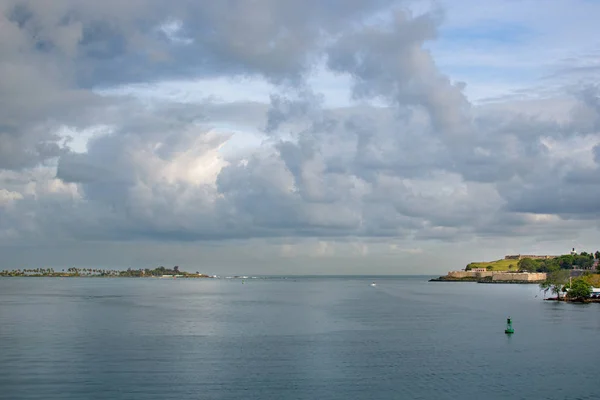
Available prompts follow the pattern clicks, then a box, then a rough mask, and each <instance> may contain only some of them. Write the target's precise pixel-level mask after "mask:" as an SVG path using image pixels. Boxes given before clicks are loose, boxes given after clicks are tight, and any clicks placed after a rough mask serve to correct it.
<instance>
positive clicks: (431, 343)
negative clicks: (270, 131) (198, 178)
mask: <svg viewBox="0 0 600 400" xmlns="http://www.w3.org/2000/svg"><path fill="white" fill-rule="evenodd" d="M428 278H429V277H425V276H411V277H406V276H404V277H402V276H394V277H381V276H378V277H370V276H362V277H357V276H352V277H342V276H336V277H287V278H284V277H258V278H256V279H245V280H241V279H188V280H186V279H150V278H140V279H136V278H131V279H127V278H0V398H1V399H16V400H17V399H45V400H48V399H66V400H70V399H73V400H74V399H77V400H80V399H112V400H119V399H207V400H211V399H278V400H285V399H321V400H327V399H331V400H342V399H344V400H345V399H436V400H440V399H597V398H599V397H600V385H598V383H597V382H598V381H599V379H600V378H598V377H599V376H600V364H599V363H598V360H599V359H600V358H599V355H600V352H599V351H598V350H597V349H598V347H599V345H600V304H564V303H556V302H549V301H543V300H542V296H543V294H542V293H541V292H540V291H539V288H538V287H537V285H508V284H507V285H503V284H477V283H456V282H428V281H427V280H428ZM372 282H375V283H376V286H371V283H372ZM507 317H511V318H512V320H513V323H514V328H515V334H514V335H512V336H508V335H505V334H504V328H505V322H506V318H507Z"/></svg>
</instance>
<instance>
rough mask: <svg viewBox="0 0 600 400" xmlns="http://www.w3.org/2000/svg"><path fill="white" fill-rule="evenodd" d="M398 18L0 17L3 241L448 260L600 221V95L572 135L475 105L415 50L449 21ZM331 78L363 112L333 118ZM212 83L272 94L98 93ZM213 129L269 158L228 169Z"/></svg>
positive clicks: (22, 10) (297, 9)
mask: <svg viewBox="0 0 600 400" xmlns="http://www.w3.org/2000/svg"><path fill="white" fill-rule="evenodd" d="M403 7H404V4H403V3H402V2H397V1H384V0H381V1H373V0H369V1H361V0H352V1H334V0H329V1H324V0H319V1H316V0H315V1H303V2H300V1H281V0H262V1H247V2H246V1H233V2H226V1H191V0H190V1H186V0H180V1H172V2H165V1H162V0H161V1H159V0H131V1H116V0H104V1H91V0H90V1H87V0H85V1H81V0H78V1H76V0H54V1H51V2H42V1H16V0H15V1H9V0H0V54H1V55H2V56H1V57H0V77H1V79H0V179H1V180H0V183H1V186H0V187H2V188H3V189H0V235H2V236H0V240H3V241H5V243H8V242H9V241H11V240H24V239H30V238H41V237H48V235H49V234H51V235H52V237H53V238H60V237H65V238H67V237H68V238H73V237H74V238H78V239H82V240H132V239H156V240H161V241H195V240H217V239H233V238H237V239H240V238H241V239H243V238H261V237H296V236H300V237H321V238H326V237H330V238H344V237H352V236H357V237H375V238H380V237H394V238H414V239H418V240H429V239H435V240H444V241H446V240H468V239H469V238H472V237H475V236H478V235H479V236H508V235H540V236H544V235H556V234H557V233H556V230H560V229H562V228H561V223H562V222H565V221H566V222H568V221H569V220H585V221H587V222H591V223H595V222H596V221H598V218H599V217H600V201H598V199H599V198H600V197H599V196H600V178H599V177H600V173H599V172H600V171H599V166H600V150H599V149H600V147H599V145H598V142H599V136H598V132H599V128H600V100H599V97H598V93H599V92H598V88H597V87H593V86H591V87H587V88H585V89H584V90H582V91H580V92H579V95H578V96H574V97H572V100H571V103H570V104H571V106H570V107H571V108H570V109H569V110H567V111H566V112H565V116H564V117H563V118H557V117H556V118H555V116H553V115H547V114H543V113H542V114H535V113H530V112H527V111H526V110H519V107H516V108H514V109H513V111H506V110H500V109H497V108H493V107H492V108H490V107H487V108H486V107H477V106H474V105H472V104H470V103H469V101H468V100H467V98H466V97H465V95H464V93H463V89H464V83H461V82H453V81H452V79H451V77H448V76H445V75H444V74H442V73H441V72H440V71H439V70H438V68H437V67H436V64H435V60H434V59H433V58H432V55H431V54H430V53H429V52H428V51H427V50H425V49H424V47H423V45H424V44H425V43H426V42H427V41H430V40H435V38H436V34H437V29H438V27H439V25H440V24H441V23H443V12H441V11H435V12H432V13H429V14H424V15H417V16H413V15H411V14H410V13H409V12H407V11H406V10H405V9H404V8H403ZM169 27H170V29H168V28H169ZM173 27H175V28H177V29H175V28H173ZM323 65H324V66H325V67H326V68H327V69H328V70H330V71H331V72H333V73H335V74H339V75H340V76H347V77H350V78H351V82H352V87H351V88H350V89H351V96H352V99H353V101H354V105H353V106H350V107H344V108H341V107H340V108H331V107H325V106H324V101H323V98H322V95H321V92H320V88H319V87H314V86H310V85H309V84H308V83H307V82H308V80H307V78H308V77H309V75H310V74H311V73H313V72H314V71H315V70H316V68H317V66H323ZM211 77H231V78H239V77H245V78H257V79H258V78H261V79H265V80H267V81H268V82H270V83H272V84H274V85H275V90H274V93H273V94H272V96H271V101H270V104H249V103H239V104H218V103H214V102H211V101H209V100H207V101H206V102H205V103H193V104H184V103H167V102H162V103H160V102H159V103H153V104H152V105H148V104H145V103H143V102H141V101H139V100H136V99H135V98H132V97H126V96H115V95H99V94H98V92H97V91H95V90H94V89H96V88H106V87H111V86H115V85H119V84H128V83H136V82H158V81H160V80H164V79H175V78H176V79H186V78H189V79H197V78H211ZM217 95H218V94H217ZM525 106H526V105H525ZM515 109H516V110H517V111H514V110H515ZM217 116H218V118H219V119H220V120H236V121H237V120H244V121H248V124H249V125H252V126H253V127H254V128H256V129H259V130H260V131H262V133H263V134H264V141H263V144H262V146H260V147H258V148H253V149H252V150H248V151H247V152H243V153H236V154H235V155H230V156H228V157H227V158H226V159H223V157H221V156H219V154H220V153H219V150H218V149H219V148H221V147H222V146H223V145H224V144H225V145H226V143H227V141H228V140H231V138H230V137H231V135H230V134H228V133H226V132H220V133H219V132H216V131H215V130H212V129H211V127H212V126H213V123H214V122H215V118H216V117H217ZM98 125H106V126H109V127H110V129H111V131H110V132H111V133H109V134H106V135H99V136H97V137H95V138H94V139H92V140H91V141H90V143H89V144H88V150H87V152H84V153H75V152H73V151H72V150H70V149H69V147H68V144H69V140H68V138H65V136H64V135H59V134H58V132H59V131H60V129H61V128H62V127H65V126H66V127H69V128H70V129H72V130H75V131H77V130H83V129H85V128H88V127H91V126H98ZM575 147H577V149H580V148H581V150H578V153H577V154H576V155H575V156H573V153H572V151H573V149H574V148H575ZM44 171H46V172H44ZM47 171H53V172H51V173H50V172H47ZM531 214H543V215H544V216H545V217H544V218H537V219H536V218H534V217H532V215H531Z"/></svg>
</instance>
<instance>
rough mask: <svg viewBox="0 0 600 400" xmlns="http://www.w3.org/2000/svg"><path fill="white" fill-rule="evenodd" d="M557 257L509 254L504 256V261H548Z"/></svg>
mask: <svg viewBox="0 0 600 400" xmlns="http://www.w3.org/2000/svg"><path fill="white" fill-rule="evenodd" d="M556 257H559V256H549V255H533V254H511V255H508V256H504V259H505V260H522V259H524V258H532V259H534V260H550V259H552V258H556Z"/></svg>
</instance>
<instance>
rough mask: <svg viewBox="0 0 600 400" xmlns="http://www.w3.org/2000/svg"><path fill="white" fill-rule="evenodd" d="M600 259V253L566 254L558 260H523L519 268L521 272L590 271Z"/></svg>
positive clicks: (519, 263)
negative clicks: (575, 269)
mask: <svg viewBox="0 0 600 400" xmlns="http://www.w3.org/2000/svg"><path fill="white" fill-rule="evenodd" d="M595 259H596V260H597V259H600V251H597V252H596V253H594V254H592V253H586V252H582V253H581V254H565V255H562V256H559V257H556V258H549V259H532V258H523V259H521V260H519V262H518V264H517V266H518V268H519V270H520V271H527V272H555V271H559V270H561V269H574V268H578V269H589V268H591V267H592V266H593V264H594V260H595Z"/></svg>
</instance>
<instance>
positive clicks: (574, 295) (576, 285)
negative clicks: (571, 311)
mask: <svg viewBox="0 0 600 400" xmlns="http://www.w3.org/2000/svg"><path fill="white" fill-rule="evenodd" d="M591 294H592V285H590V284H589V283H587V282H586V281H584V280H583V279H581V278H579V279H575V280H574V281H573V282H572V284H571V288H570V290H569V291H568V292H567V297H568V298H569V299H572V300H585V299H587V298H589V297H590V295H591Z"/></svg>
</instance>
